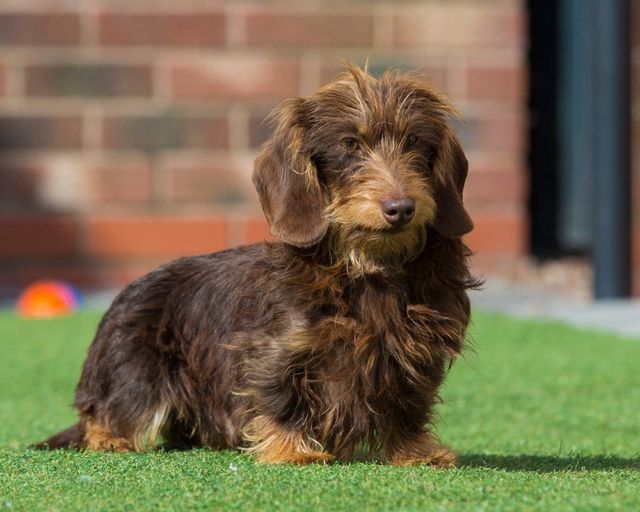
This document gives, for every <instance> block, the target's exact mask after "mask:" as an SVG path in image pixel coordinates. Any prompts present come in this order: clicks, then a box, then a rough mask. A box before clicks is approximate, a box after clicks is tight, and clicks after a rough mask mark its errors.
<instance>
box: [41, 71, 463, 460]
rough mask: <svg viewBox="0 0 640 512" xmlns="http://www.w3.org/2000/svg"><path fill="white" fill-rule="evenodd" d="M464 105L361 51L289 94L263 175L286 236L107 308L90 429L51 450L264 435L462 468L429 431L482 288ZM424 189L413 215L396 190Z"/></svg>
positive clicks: (143, 285) (272, 441)
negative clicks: (458, 126)
mask: <svg viewBox="0 0 640 512" xmlns="http://www.w3.org/2000/svg"><path fill="white" fill-rule="evenodd" d="M453 114H454V112H453V110H452V109H451V107H450V106H449V104H448V103H447V101H446V100H445V98H444V97H443V96H442V95H440V94H439V93H437V92H436V91H435V90H434V88H433V87H432V86H430V85H427V84H425V83H424V82H422V81H420V80H419V79H417V78H416V77H414V76H412V75H408V74H401V73H395V72H388V73H386V74H385V75H383V76H382V77H381V78H379V79H374V78H373V77H371V76H370V75H368V74H367V73H366V72H363V71H362V70H360V69H358V68H356V67H353V66H349V69H348V71H347V72H346V73H345V74H343V75H341V76H340V77H339V78H338V79H337V80H336V81H334V82H332V83H331V84H329V85H328V86H326V87H325V88H323V89H321V90H320V91H318V92H317V93H316V94H314V95H312V96H310V97H307V98H295V99H292V100H288V101H286V102H285V103H283V104H282V105H281V106H280V107H279V108H278V109H277V110H276V111H275V113H274V115H273V117H274V119H275V123H276V127H275V133H274V135H273V137H272V138H271V139H270V140H269V141H268V142H267V143H266V144H265V146H264V147H263V149H262V152H261V154H260V155H259V157H258V159H257V161H256V166H255V171H254V183H255V185H256V188H257V190H258V193H259V196H260V199H261V202H262V206H263V209H264V212H265V215H266V217H267V220H268V221H269V224H270V227H271V230H272V233H273V234H274V235H275V236H276V237H278V238H279V239H280V240H281V241H280V242H274V243H263V244H256V245H251V246H245V247H239V248H236V249H231V250H227V251H223V252H219V253H215V254H210V255H205V256H198V257H191V258H183V259H180V260H177V261H175V262H172V263H169V264H168V265H165V266H163V267H161V268H159V269H157V270H155V271H153V272H151V273H150V274H148V275H146V276H144V277H142V278H141V279H139V280H138V281H136V282H134V283H132V284H131V285H129V286H128V287H127V288H126V289H125V290H124V291H123V292H122V293H121V294H120V295H119V296H118V297H117V298H116V299H115V301H114V303H113V304H112V306H111V308H110V309H109V311H108V312H107V313H106V314H105V316H104V318H103V320H102V322H101V323H100V326H99V327H98V332H97V334H96V337H95V339H94V341H93V344H92V345H91V347H90V349H89V354H88V356H87V360H86V362H85V365H84V369H83V372H82V377H81V379H80V382H79V384H78V387H77V392H76V401H75V405H76V407H77V409H78V411H79V413H80V421H79V423H78V424H76V425H74V426H73V427H70V428H69V429H67V430H66V431H63V432H61V433H59V434H57V435H55V436H53V437H51V438H50V439H48V440H47V441H45V442H43V443H42V444H41V446H48V447H50V448H57V447H69V446H76V447H80V448H89V449H97V450H131V449H133V450H139V449H142V448H143V447H144V446H145V445H146V444H147V443H154V442H155V440H156V438H157V437H158V435H161V436H162V437H163V438H164V439H165V441H166V442H167V443H168V445H169V446H174V447H182V448H188V447H193V446H209V447H212V448H225V447H237V448H246V449H247V450H248V451H250V452H252V453H254V454H256V456H257V457H258V459H259V460H262V461H265V462H296V463H309V462H322V461H328V460H331V458H334V457H335V458H337V459H340V460H349V459H351V458H352V457H353V455H354V452H355V450H356V449H358V448H359V447H360V446H365V447H367V449H368V451H369V452H370V453H371V454H373V455H375V456H379V457H383V458H385V459H386V460H389V461H390V462H392V463H397V464H405V463H431V464H434V465H438V466H448V465H451V464H453V463H454V461H455V456H454V455H453V453H452V452H450V451H449V450H448V449H447V448H445V447H443V446H441V445H440V444H439V443H438V442H437V440H436V438H435V437H434V436H433V435H432V434H431V433H430V431H429V428H428V427H429V424H430V422H431V420H432V409H433V405H434V403H435V402H436V400H437V391H438V387H439V386H440V384H441V383H442V380H443V378H444V376H445V372H446V369H447V367H448V365H449V364H450V363H451V362H452V360H453V359H454V358H455V357H456V355H457V354H459V353H460V351H461V349H462V344H463V341H464V336H465V329H466V326H467V324H468V321H469V302H468V299H467V295H466V290H467V289H468V288H469V287H471V286H473V285H474V284H475V282H474V280H473V279H472V278H471V276H470V275H469V272H468V269H467V257H468V250H467V248H466V247H465V245H464V244H463V242H462V241H461V239H460V237H461V235H463V234H464V233H466V232H468V231H469V230H470V229H471V228H472V224H471V221H470V219H469V217H468V215H467V213H466V212H465V210H464V207H463V204H462V188H463V185H464V180H465V177H466V173H467V162H466V159H465V157H464V154H463V152H462V149H461V148H460V145H459V143H458V141H457V139H456V138H455V135H454V133H453V130H452V129H451V127H450V124H449V123H450V118H451V116H452V115H453ZM394 198H410V199H411V200H412V201H414V202H415V208H413V210H411V211H410V212H409V214H410V217H411V220H410V221H407V222H406V224H402V225H396V224H391V223H390V222H391V221H388V220H385V217H384V216H383V215H382V214H381V208H382V206H381V205H384V204H386V203H385V201H388V200H390V199H394Z"/></svg>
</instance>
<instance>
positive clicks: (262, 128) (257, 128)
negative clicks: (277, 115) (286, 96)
mask: <svg viewBox="0 0 640 512" xmlns="http://www.w3.org/2000/svg"><path fill="white" fill-rule="evenodd" d="M273 106H274V107H275V104H274V105H273ZM269 111H270V109H259V110H256V111H254V112H251V113H250V114H249V147H250V148H254V149H255V148H258V147H260V146H261V145H262V143H263V142H265V141H266V140H267V139H268V138H269V137H271V133H272V131H273V130H272V128H271V125H270V124H269V122H267V116H268V115H269Z"/></svg>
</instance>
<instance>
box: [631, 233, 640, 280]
mask: <svg viewBox="0 0 640 512" xmlns="http://www.w3.org/2000/svg"><path fill="white" fill-rule="evenodd" d="M631 255H632V258H631V261H632V264H633V268H634V270H635V271H636V272H637V273H638V275H640V225H637V226H634V227H633V228H632V230H631Z"/></svg>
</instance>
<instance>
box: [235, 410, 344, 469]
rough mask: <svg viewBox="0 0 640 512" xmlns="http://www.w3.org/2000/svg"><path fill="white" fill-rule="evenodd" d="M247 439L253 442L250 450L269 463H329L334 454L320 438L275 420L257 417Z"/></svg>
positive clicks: (248, 428)
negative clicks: (312, 437) (283, 425)
mask: <svg viewBox="0 0 640 512" xmlns="http://www.w3.org/2000/svg"><path fill="white" fill-rule="evenodd" d="M244 437H245V439H246V440H247V441H248V442H250V443H253V446H251V447H250V448H247V449H246V451H247V452H248V453H252V454H254V455H255V456H256V458H257V460H258V461H259V462H265V463H268V464H281V463H290V464H302V465H304V464H327V463H329V462H332V460H333V457H332V456H331V455H329V454H328V453H327V452H325V451H322V446H321V445H320V443H318V442H317V441H315V440H313V439H311V438H310V437H308V436H306V435H304V434H303V433H301V432H296V431H291V430H285V429H284V428H282V427H281V426H279V425H277V424H276V423H275V422H273V421H272V420H270V419H268V418H266V417H264V416H258V417H257V418H255V419H254V420H253V421H252V422H251V423H250V424H249V426H248V427H247V428H246V429H245V433H244Z"/></svg>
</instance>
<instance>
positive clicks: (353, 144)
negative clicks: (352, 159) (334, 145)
mask: <svg viewBox="0 0 640 512" xmlns="http://www.w3.org/2000/svg"><path fill="white" fill-rule="evenodd" d="M340 143H341V144H342V147H343V148H344V149H346V150H347V151H355V150H356V149H358V147H359V143H358V139H356V138H355V137H345V138H344V139H342V140H341V141H340Z"/></svg>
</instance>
